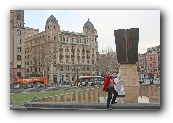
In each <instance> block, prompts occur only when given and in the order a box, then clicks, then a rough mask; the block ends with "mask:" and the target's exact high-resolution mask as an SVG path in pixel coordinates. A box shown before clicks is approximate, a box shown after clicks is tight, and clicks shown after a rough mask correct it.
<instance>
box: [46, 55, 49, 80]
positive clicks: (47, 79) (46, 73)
mask: <svg viewBox="0 0 173 123" xmlns="http://www.w3.org/2000/svg"><path fill="white" fill-rule="evenodd" d="M46 62H47V63H46V78H47V81H48V83H49V79H48V57H47V59H46Z"/></svg>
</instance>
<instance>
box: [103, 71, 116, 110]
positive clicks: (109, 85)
mask: <svg viewBox="0 0 173 123" xmlns="http://www.w3.org/2000/svg"><path fill="white" fill-rule="evenodd" d="M113 84H115V82H114V81H113V79H111V77H110V74H109V73H108V74H107V75H106V77H105V79H104V86H103V88H102V90H103V91H105V92H108V98H107V109H111V108H110V102H111V104H114V103H117V102H115V100H116V98H117V96H118V92H117V91H116V89H115V88H114V85H113ZM112 94H114V95H113V98H112ZM111 100H112V101H111Z"/></svg>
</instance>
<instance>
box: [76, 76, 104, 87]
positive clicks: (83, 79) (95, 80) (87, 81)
mask: <svg viewBox="0 0 173 123" xmlns="http://www.w3.org/2000/svg"><path fill="white" fill-rule="evenodd" d="M103 82H104V78H103V77H101V76H80V77H79V78H78V79H77V80H76V84H77V85H78V86H94V85H103ZM76 84H75V85H76Z"/></svg>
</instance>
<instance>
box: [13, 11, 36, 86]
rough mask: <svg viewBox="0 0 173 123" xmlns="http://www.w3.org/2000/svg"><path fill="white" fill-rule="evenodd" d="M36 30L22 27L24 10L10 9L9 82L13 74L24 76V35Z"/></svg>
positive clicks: (34, 32)
mask: <svg viewBox="0 0 173 123" xmlns="http://www.w3.org/2000/svg"><path fill="white" fill-rule="evenodd" d="M38 32H39V30H38V29H32V28H26V27H24V10H10V84H13V82H14V79H15V76H20V77H25V37H27V36H28V35H33V34H36V33H38Z"/></svg>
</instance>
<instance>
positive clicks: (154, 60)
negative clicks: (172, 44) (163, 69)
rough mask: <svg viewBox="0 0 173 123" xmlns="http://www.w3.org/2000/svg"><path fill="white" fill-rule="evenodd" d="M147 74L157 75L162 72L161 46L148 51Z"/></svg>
mask: <svg viewBox="0 0 173 123" xmlns="http://www.w3.org/2000/svg"><path fill="white" fill-rule="evenodd" d="M147 63H148V65H147V72H148V73H151V74H155V76H156V75H157V73H158V72H160V45H159V46H156V47H151V48H148V49H147Z"/></svg>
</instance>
